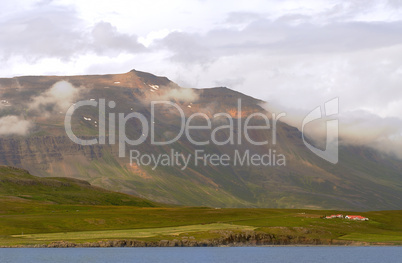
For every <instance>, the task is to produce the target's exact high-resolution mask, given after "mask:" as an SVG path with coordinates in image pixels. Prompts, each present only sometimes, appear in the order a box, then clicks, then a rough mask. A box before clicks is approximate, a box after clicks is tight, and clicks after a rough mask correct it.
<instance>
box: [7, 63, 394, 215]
mask: <svg viewBox="0 0 402 263" xmlns="http://www.w3.org/2000/svg"><path fill="white" fill-rule="evenodd" d="M0 100H1V103H0V164H3V165H11V166H16V167H21V168H24V169H27V170H29V171H30V173H31V174H33V175H37V176H45V177H49V176H58V177H60V176H63V177H73V178H76V179H82V180H86V181H89V182H90V183H91V184H92V185H96V186H100V187H103V188H106V189H110V190H115V191H120V192H124V193H129V194H134V195H138V196H141V197H144V198H147V199H150V200H154V201H158V202H165V203H171V204H182V205H205V206H214V207H273V208H275V207H278V208H312V209H314V208H317V209H318V208H325V209H354V210H381V209H401V208H402V205H401V204H402V200H401V199H402V185H401V179H402V161H401V160H398V159H396V158H394V157H392V156H388V155H385V154H383V153H380V152H377V151H375V150H373V149H371V148H365V147H358V146H349V145H341V146H340V152H339V162H338V163H337V164H331V163H328V162H327V161H325V160H323V159H321V158H319V157H318V156H316V155H314V154H313V153H312V152H310V151H309V150H308V149H307V148H306V147H305V145H304V143H303V141H302V135H301V132H300V131H299V130H298V129H296V128H294V127H291V126H289V125H287V124H285V123H283V122H281V121H280V120H279V121H277V122H276V125H275V124H274V123H275V122H274V119H275V116H272V115H271V113H269V112H266V111H265V110H264V109H263V108H262V107H260V104H261V103H262V101H260V100H257V99H254V98H251V97H248V96H246V95H244V94H241V93H238V92H235V91H233V90H230V89H227V88H223V87H219V88H211V89H202V90H193V89H186V88H181V87H179V86H178V85H176V84H175V83H173V82H171V81H170V80H168V79H167V78H164V77H157V76H154V75H152V74H149V73H144V72H139V71H135V70H133V71H130V72H128V73H126V74H115V75H99V76H97V75H93V76H60V77H59V76H38V77H35V76H29V77H15V78H10V79H0ZM84 100H85V101H86V102H87V104H88V103H89V104H91V103H92V105H89V104H88V105H84V106H81V105H80V104H79V101H84ZM168 102H170V104H168ZM73 104H76V105H75V108H70V107H74V105H73ZM95 104H96V105H95ZM102 108H103V110H102ZM69 109H70V113H71V112H73V114H72V117H71V122H69V121H67V122H68V123H71V131H72V133H73V135H74V136H76V137H77V138H79V139H82V140H85V141H87V142H88V141H89V140H96V143H94V144H92V145H80V144H77V143H75V142H73V141H72V140H71V139H70V138H69V137H68V134H67V133H66V130H65V124H66V123H65V121H66V118H65V117H66V113H67V112H68V111H69ZM74 109H75V110H74ZM129 114H131V115H129ZM136 114H137V115H136ZM253 114H254V115H253ZM140 115H141V116H143V117H144V119H143V120H142V122H141V119H140V118H139V116H140ZM251 115H253V116H254V117H253V118H249V120H247V118H248V117H249V116H251ZM262 115H264V116H268V118H269V120H268V122H269V124H270V128H269V129H249V130H248V131H247V133H245V132H244V126H245V125H246V124H248V125H249V126H262V125H266V120H265V119H264V118H263V117H262ZM181 116H184V118H181ZM144 120H145V121H144ZM182 120H184V122H185V123H187V124H189V125H190V126H203V127H204V128H205V129H202V130H196V129H188V130H183V129H182V128H183V127H184V125H183V123H182ZM246 122H248V123H246ZM145 124H146V125H145ZM152 126H153V128H152ZM216 128H218V129H217V130H216V131H215V132H213V131H214V130H215V129H216ZM219 128H221V129H219ZM181 132H182V133H181ZM151 134H154V138H153V139H154V140H155V141H156V142H165V143H166V142H168V141H170V140H173V139H175V137H177V138H178V139H177V140H174V142H173V143H170V144H166V145H155V143H154V142H152V136H151ZM180 134H181V136H178V135H180ZM123 135H125V136H126V137H124V136H123ZM230 138H231V139H230ZM213 139H215V140H216V141H217V142H218V144H221V145H218V144H217V143H214V142H213ZM135 140H137V142H140V141H141V143H136V144H137V145H134V144H135V143H133V142H134V141H135ZM266 140H267V141H268V143H267V144H265V145H255V143H250V141H256V142H263V141H266ZM195 142H201V143H199V144H203V145H196V143H195ZM131 144H133V145H131ZM213 154H215V155H216V156H212V155H213ZM144 156H145V157H144ZM217 156H218V157H217ZM222 156H225V160H226V161H225V160H223V161H222V160H221V159H219V160H218V159H217V158H220V157H222ZM253 156H254V157H253ZM158 157H159V162H158V163H157V161H158ZM186 158H188V159H186ZM261 158H262V159H261ZM186 160H188V162H187V164H186ZM130 161H131V164H130ZM217 163H218V165H216V164H217Z"/></svg>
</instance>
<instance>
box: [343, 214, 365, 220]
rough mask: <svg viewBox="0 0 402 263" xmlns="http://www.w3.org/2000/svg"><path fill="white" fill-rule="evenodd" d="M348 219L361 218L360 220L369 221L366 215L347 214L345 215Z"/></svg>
mask: <svg viewBox="0 0 402 263" xmlns="http://www.w3.org/2000/svg"><path fill="white" fill-rule="evenodd" d="M345 218H346V219H350V220H359V221H368V220H369V219H368V218H367V217H364V216H358V215H347V216H345Z"/></svg>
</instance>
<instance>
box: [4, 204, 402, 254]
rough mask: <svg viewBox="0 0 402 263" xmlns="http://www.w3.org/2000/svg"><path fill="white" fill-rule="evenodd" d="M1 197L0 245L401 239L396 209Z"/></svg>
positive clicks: (344, 242) (379, 242) (386, 242)
mask: <svg viewBox="0 0 402 263" xmlns="http://www.w3.org/2000/svg"><path fill="white" fill-rule="evenodd" d="M2 204H3V206H2V209H1V211H0V226H1V229H0V247H21V246H22V247H35V246H38V247H47V246H55V247H64V246H74V247H79V246H88V247H92V246H219V245H236V244H238V245H359V244H360V245H361V244H363V245H402V225H401V220H400V219H399V218H401V216H402V211H400V210H397V211H373V212H364V213H358V212H342V211H328V210H303V209H253V208H225V209H215V208H206V207H153V208H152V207H151V208H150V207H145V208H144V207H131V206H89V205H56V204H47V203H46V204H45V203H42V202H34V201H29V202H27V201H26V200H24V201H21V200H18V201H15V200H11V201H10V200H8V201H7V202H5V200H2ZM334 213H343V214H361V215H363V216H366V217H368V218H369V219H370V220H369V221H351V220H347V219H322V218H321V217H322V216H324V215H329V214H334ZM239 235H240V237H239ZM242 235H243V236H242ZM247 235H248V236H247ZM256 235H260V237H257V238H256ZM244 236H246V237H244ZM236 238H237V239H236ZM162 241H163V242H162ZM165 241H166V242H165ZM102 242H103V243H102ZM127 242H128V243H127ZM130 242H131V243H130ZM158 242H159V243H158ZM160 242H162V243H160ZM169 242H170V243H169ZM83 244H85V245H83Z"/></svg>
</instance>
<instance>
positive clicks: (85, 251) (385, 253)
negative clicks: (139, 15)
mask: <svg viewBox="0 0 402 263" xmlns="http://www.w3.org/2000/svg"><path fill="white" fill-rule="evenodd" d="M0 262H1V263H9V262H13V263H14V262H16V263H34V262H35V263H36V262H52V263H60V262H63V263H64V262H66V263H70V262H71V263H73V262H74V263H75V262H88V263H90V262H97V263H98V262H107V263H109V262H112V263H117V262H152V263H159V262H175V263H182V262H186V263H187V262H191V263H200V262H230V263H254V262H256V263H259V262H275V263H279V262H297V263H304V262H306V263H307V262H308V263H310V262H326V263H332V262H336V263H339V262H341V263H348V262H351V263H352V262H353V263H356V262H364V263H367V262H369V263H370V262H373V263H379V262H393V263H394V262H402V247H214V248H1V249H0Z"/></svg>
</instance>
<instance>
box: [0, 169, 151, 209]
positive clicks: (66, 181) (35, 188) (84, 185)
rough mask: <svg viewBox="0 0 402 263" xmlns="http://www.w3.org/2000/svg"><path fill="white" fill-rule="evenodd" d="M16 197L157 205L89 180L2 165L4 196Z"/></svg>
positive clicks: (1, 193) (0, 191)
mask: <svg viewBox="0 0 402 263" xmlns="http://www.w3.org/2000/svg"><path fill="white" fill-rule="evenodd" d="M16 198H17V199H20V200H26V201H42V202H47V203H49V202H50V203H55V204H80V205H126V206H138V207H154V206H157V204H155V203H153V202H150V201H147V200H144V199H141V198H138V197H134V196H130V195H127V194H122V193H116V192H111V191H107V190H104V189H102V188H99V187H94V186H91V184H90V183H88V182H86V181H82V180H78V179H73V178H63V177H48V178H40V177H36V176H33V175H31V174H29V172H28V171H26V170H23V169H19V168H14V167H8V166H0V199H2V200H4V199H10V200H15V199H16Z"/></svg>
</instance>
